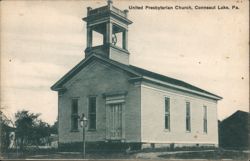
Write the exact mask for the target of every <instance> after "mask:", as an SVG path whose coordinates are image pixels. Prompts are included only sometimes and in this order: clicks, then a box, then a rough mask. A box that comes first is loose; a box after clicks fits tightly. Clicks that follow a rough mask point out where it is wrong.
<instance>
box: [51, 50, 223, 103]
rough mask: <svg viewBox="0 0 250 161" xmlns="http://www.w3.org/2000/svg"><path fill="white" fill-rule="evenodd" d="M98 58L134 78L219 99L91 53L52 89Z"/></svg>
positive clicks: (189, 86)
mask: <svg viewBox="0 0 250 161" xmlns="http://www.w3.org/2000/svg"><path fill="white" fill-rule="evenodd" d="M95 59H98V60H100V61H102V62H106V63H109V64H110V65H113V66H115V67H118V68H120V69H122V70H125V71H127V72H129V73H131V74H132V75H133V76H134V78H135V80H136V79H140V80H148V81H150V82H157V84H160V85H165V86H168V87H171V88H174V89H179V90H181V91H186V92H190V93H193V94H197V95H200V96H204V97H207V98H212V99H215V100H220V99H222V97H220V96H217V95H215V94H213V93H210V92H208V91H205V90H203V89H201V88H198V87H195V86H193V85H191V84H189V83H186V82H184V81H181V80H178V79H174V78H170V77H167V76H164V75H161V74H157V73H154V72H151V71H148V70H145V69H142V68H139V67H136V66H133V65H125V64H122V63H119V62H117V61H114V60H111V59H108V58H105V57H102V56H100V55H96V54H92V55H91V56H89V57H87V58H86V59H84V60H82V61H81V62H80V63H78V64H77V65H76V66H75V67H74V68H73V69H71V70H70V71H69V72H68V73H67V74H65V75H64V76H63V77H62V78H61V79H60V80H59V81H57V82H56V83H55V84H54V85H53V86H52V87H51V89H52V90H55V91H58V90H60V89H62V87H63V84H65V83H66V82H67V81H68V80H70V79H71V78H72V77H73V76H75V75H76V74H77V73H78V72H79V71H81V69H83V68H84V67H85V66H86V65H88V64H89V63H90V62H92V61H93V60H95Z"/></svg>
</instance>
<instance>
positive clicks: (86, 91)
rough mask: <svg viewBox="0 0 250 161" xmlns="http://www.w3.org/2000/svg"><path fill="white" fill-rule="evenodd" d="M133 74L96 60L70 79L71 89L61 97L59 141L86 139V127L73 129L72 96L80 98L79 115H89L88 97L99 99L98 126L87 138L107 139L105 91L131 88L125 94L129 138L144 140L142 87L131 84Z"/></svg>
mask: <svg viewBox="0 0 250 161" xmlns="http://www.w3.org/2000/svg"><path fill="white" fill-rule="evenodd" d="M128 79H130V76H129V75H128V74H127V73H126V72H125V71H123V70H121V69H118V68H115V67H113V66H110V65H109V64H106V63H103V62H100V61H96V60H95V61H93V62H91V63H90V64H89V65H87V66H86V67H84V68H83V69H82V70H81V71H80V72H79V73H78V74H76V75H75V76H74V77H73V78H72V79H71V80H69V81H68V82H67V83H66V84H65V87H66V88H67V91H66V92H65V93H64V94H63V95H62V96H61V97H59V105H58V106H59V110H58V113H59V142H60V143H67V142H78V141H82V128H81V127H79V132H71V99H72V98H73V97H78V98H79V106H78V107H79V109H78V115H81V114H82V113H85V114H86V116H88V97H89V96H90V95H95V96H96V97H97V98H96V99H97V114H96V117H97V129H96V131H87V132H86V140H87V141H105V138H106V113H105V103H106V102H105V98H104V97H103V94H104V93H110V92H117V91H127V95H126V97H125V106H124V110H123V112H124V113H125V115H124V117H125V139H126V140H125V141H126V142H139V141H140V136H141V135H140V132H141V131H140V96H139V94H140V87H139V86H134V85H133V84H130V83H129V81H128Z"/></svg>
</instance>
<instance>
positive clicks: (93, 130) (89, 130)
mask: <svg viewBox="0 0 250 161" xmlns="http://www.w3.org/2000/svg"><path fill="white" fill-rule="evenodd" d="M87 131H88V132H96V129H88V130H87Z"/></svg>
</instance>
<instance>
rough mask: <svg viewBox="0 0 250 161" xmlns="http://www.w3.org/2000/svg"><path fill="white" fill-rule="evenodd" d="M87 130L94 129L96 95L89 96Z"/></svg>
mask: <svg viewBox="0 0 250 161" xmlns="http://www.w3.org/2000/svg"><path fill="white" fill-rule="evenodd" d="M89 130H96V97H89Z"/></svg>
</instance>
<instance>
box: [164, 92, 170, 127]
mask: <svg viewBox="0 0 250 161" xmlns="http://www.w3.org/2000/svg"><path fill="white" fill-rule="evenodd" d="M165 129H167V130H170V99H169V98H167V97H166V98H165Z"/></svg>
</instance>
